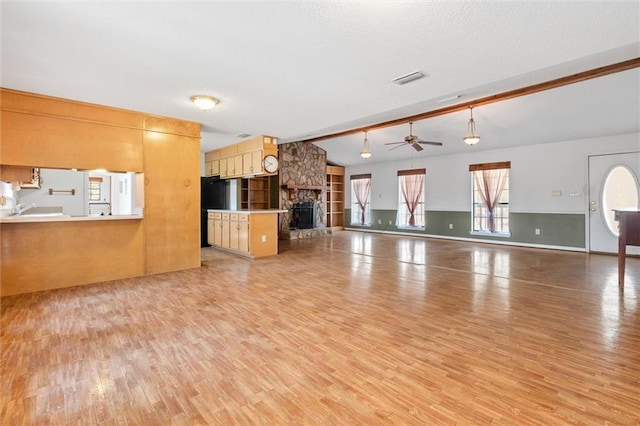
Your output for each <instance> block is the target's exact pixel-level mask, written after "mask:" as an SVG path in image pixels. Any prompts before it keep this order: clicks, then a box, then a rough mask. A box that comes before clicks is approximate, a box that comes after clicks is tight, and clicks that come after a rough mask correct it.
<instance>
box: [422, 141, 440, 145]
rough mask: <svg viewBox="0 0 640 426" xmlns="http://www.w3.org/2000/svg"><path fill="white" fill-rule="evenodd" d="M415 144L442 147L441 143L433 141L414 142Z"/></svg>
mask: <svg viewBox="0 0 640 426" xmlns="http://www.w3.org/2000/svg"><path fill="white" fill-rule="evenodd" d="M416 142H417V143H421V144H423V145H436V146H442V142H434V141H416Z"/></svg>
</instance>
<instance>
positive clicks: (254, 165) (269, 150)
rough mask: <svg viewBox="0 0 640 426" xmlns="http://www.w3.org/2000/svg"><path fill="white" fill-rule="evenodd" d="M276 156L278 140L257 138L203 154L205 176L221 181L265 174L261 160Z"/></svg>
mask: <svg viewBox="0 0 640 426" xmlns="http://www.w3.org/2000/svg"><path fill="white" fill-rule="evenodd" d="M269 154H271V155H275V156H276V157H277V156H278V138H275V137H273V136H265V135H261V136H257V137H255V138H251V139H247V140H244V141H242V142H238V143H235V144H233V145H229V146H226V147H224V148H220V149H216V150H214V151H209V152H206V153H205V160H204V161H205V175H206V176H218V175H219V176H220V177H221V178H222V179H229V178H237V177H241V176H246V175H260V174H265V171H264V169H263V168H262V159H263V158H264V157H265V156H266V155H269Z"/></svg>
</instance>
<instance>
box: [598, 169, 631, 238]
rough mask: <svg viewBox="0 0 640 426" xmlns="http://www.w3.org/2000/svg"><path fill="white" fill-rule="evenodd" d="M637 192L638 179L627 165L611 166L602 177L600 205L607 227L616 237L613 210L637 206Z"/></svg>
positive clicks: (616, 225)
mask: <svg viewBox="0 0 640 426" xmlns="http://www.w3.org/2000/svg"><path fill="white" fill-rule="evenodd" d="M639 193H640V188H639V187H638V179H637V178H636V176H635V175H634V174H633V172H632V171H631V170H630V169H629V168H628V167H627V166H624V165H618V166H615V167H612V168H611V170H609V173H607V175H606V177H605V178H604V185H602V200H601V204H600V205H601V206H602V214H603V216H604V221H605V223H606V224H607V229H608V230H609V232H611V233H612V234H613V235H615V236H616V237H617V236H618V234H619V232H618V222H616V221H615V219H614V212H613V210H624V209H637V208H639V207H640V205H639V204H638V194H639Z"/></svg>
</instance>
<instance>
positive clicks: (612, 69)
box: [298, 58, 640, 142]
mask: <svg viewBox="0 0 640 426" xmlns="http://www.w3.org/2000/svg"><path fill="white" fill-rule="evenodd" d="M638 67H640V58H634V59H629V60H627V61H623V62H618V63H615V64H611V65H605V66H602V67H598V68H594V69H591V70H588V71H582V72H579V73H576V74H571V75H568V76H565V77H560V78H556V79H553V80H549V81H545V82H543V83H538V84H533V85H531V86H526V87H522V88H520V89H514V90H509V91H506V92H502V93H498V94H496V95H491V96H485V97H483V98H479V99H475V100H472V101H467V102H463V103H460V104H456V105H451V106H448V107H444V108H439V109H434V110H431V111H426V112H422V113H420V114H416V115H410V116H408V117H402V118H396V119H394V120H389V121H383V122H380V123H376V124H371V125H369V126H364V127H357V128H354V129H349V130H343V131H341V132H336V133H330V134H327V135H322V136H316V137H314V138H309V139H302V140H299V141H298V142H318V141H322V140H327V139H333V138H339V137H342V136H347V135H354V134H356V133H362V132H364V131H371V130H376V129H382V128H384V127H391V126H397V125H399V124H406V123H408V122H410V121H418V120H425V119H427V118H433V117H438V116H440V115H445V114H451V113H453V112H458V111H462V110H465V109H467V108H469V107H470V106H473V107H478V106H481V105H488V104H492V103H494V102H501V101H506V100H507V99H513V98H518V97H520V96H526V95H531V94H532V93H538V92H543V91H545V90H551V89H555V88H558V87H562V86H567V85H569V84H573V83H579V82H581V81H585V80H591V79H593V78H598V77H604V76H605V75H609V74H614V73H617V72H622V71H627V70H630V69H633V68H638Z"/></svg>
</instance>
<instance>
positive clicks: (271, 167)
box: [262, 154, 278, 173]
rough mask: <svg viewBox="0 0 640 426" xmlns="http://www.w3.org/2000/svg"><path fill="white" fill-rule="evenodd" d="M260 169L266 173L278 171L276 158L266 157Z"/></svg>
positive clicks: (272, 156) (273, 156)
mask: <svg viewBox="0 0 640 426" xmlns="http://www.w3.org/2000/svg"><path fill="white" fill-rule="evenodd" d="M262 167H263V168H264V170H265V171H266V172H267V173H275V172H277V171H278V157H276V156H275V155H271V154H269V155H267V156H265V157H264V160H262Z"/></svg>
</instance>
